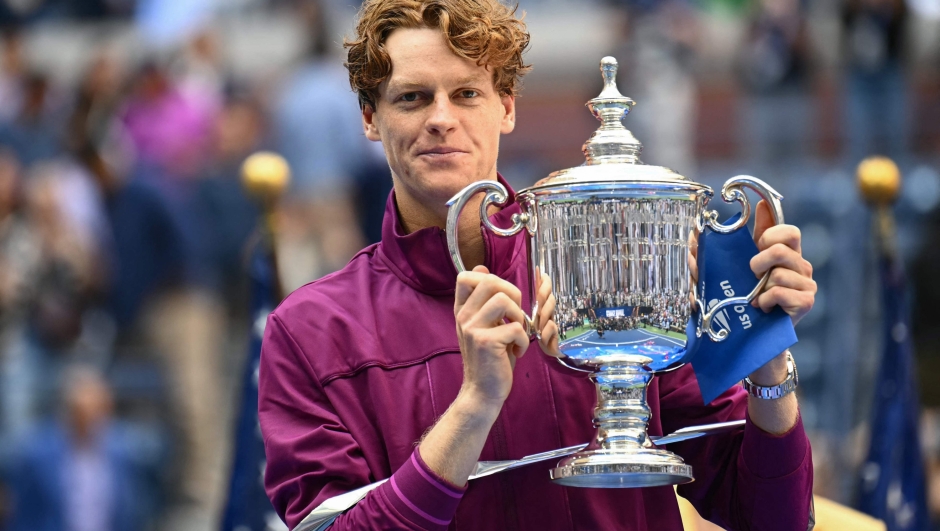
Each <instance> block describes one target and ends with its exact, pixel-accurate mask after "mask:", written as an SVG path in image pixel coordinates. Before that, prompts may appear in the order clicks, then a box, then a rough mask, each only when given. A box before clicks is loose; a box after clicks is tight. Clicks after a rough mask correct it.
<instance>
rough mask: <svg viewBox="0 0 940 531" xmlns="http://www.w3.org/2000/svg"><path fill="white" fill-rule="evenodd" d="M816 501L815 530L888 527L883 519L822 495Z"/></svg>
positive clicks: (872, 530)
mask: <svg viewBox="0 0 940 531" xmlns="http://www.w3.org/2000/svg"><path fill="white" fill-rule="evenodd" d="M814 500H815V502H816V528H815V531H886V530H887V529H888V527H887V526H886V525H885V523H884V522H883V521H881V520H878V519H876V518H872V517H871V516H868V515H867V514H864V513H860V512H858V511H856V510H855V509H850V508H848V507H846V506H845V505H840V504H838V503H836V502H834V501H832V500H827V499H826V498H823V497H821V496H816V497H815V498H814Z"/></svg>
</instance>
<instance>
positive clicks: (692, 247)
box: [686, 229, 698, 284]
mask: <svg viewBox="0 0 940 531" xmlns="http://www.w3.org/2000/svg"><path fill="white" fill-rule="evenodd" d="M686 261H687V262H688V263H689V275H690V276H691V277H692V283H693V284H695V283H696V282H698V231H696V230H695V229H692V230H691V231H689V253H688V254H687V255H686Z"/></svg>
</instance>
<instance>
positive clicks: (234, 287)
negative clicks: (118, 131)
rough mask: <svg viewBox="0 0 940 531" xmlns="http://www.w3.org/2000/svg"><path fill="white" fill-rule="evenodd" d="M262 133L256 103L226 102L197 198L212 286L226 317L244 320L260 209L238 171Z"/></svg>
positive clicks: (249, 100)
mask: <svg viewBox="0 0 940 531" xmlns="http://www.w3.org/2000/svg"><path fill="white" fill-rule="evenodd" d="M264 131H265V117H264V110H263V108H262V107H261V105H260V103H259V102H257V101H255V100H254V99H253V98H251V97H248V96H240V95H237V96H232V97H230V99H229V101H227V102H226V103H225V106H224V107H223V109H222V112H221V114H220V115H219V118H218V120H217V121H216V125H215V144H214V152H213V154H214V156H213V160H212V161H211V163H210V166H209V168H208V169H207V173H206V177H205V178H204V179H202V180H201V181H200V182H199V185H198V190H197V195H196V198H195V201H196V206H195V208H196V210H198V211H199V212H200V215H201V217H202V218H203V220H204V223H203V225H204V227H205V229H206V232H205V234H204V243H203V245H204V248H205V254H206V258H207V260H208V262H209V264H208V265H209V270H210V274H211V277H212V278H211V279H210V282H211V285H212V286H213V289H215V290H216V291H217V292H218V293H219V296H220V297H222V299H223V300H224V301H225V305H226V307H228V308H229V309H230V310H229V313H236V314H238V315H239V316H240V317H247V308H248V302H247V298H246V296H247V293H248V287H247V284H246V283H245V282H246V280H247V277H246V275H245V263H246V262H245V249H246V244H247V242H248V239H249V237H250V236H251V235H252V233H253V231H254V229H255V227H256V226H257V223H258V209H257V207H256V206H255V204H254V203H253V202H252V200H251V198H249V197H248V196H247V195H246V193H245V190H244V188H243V187H242V183H241V165H242V162H244V160H245V158H246V157H248V155H250V154H251V153H252V152H254V151H257V150H259V149H261V147H262V140H263V136H264ZM238 322H239V323H242V321H241V320H239V321H238ZM245 324H247V323H245Z"/></svg>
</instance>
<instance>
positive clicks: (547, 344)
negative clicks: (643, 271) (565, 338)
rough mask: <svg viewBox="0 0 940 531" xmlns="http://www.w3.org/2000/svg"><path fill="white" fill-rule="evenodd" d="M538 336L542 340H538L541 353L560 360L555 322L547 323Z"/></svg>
mask: <svg viewBox="0 0 940 531" xmlns="http://www.w3.org/2000/svg"><path fill="white" fill-rule="evenodd" d="M540 335H541V336H542V338H541V339H540V340H539V345H540V346H541V347H542V351H543V352H545V353H546V354H548V355H549V356H552V357H555V358H560V357H561V350H560V349H559V348H558V325H557V324H555V321H549V322H548V323H547V324H546V325H545V326H544V327H543V328H542V333H541V334H540Z"/></svg>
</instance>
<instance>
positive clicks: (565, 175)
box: [529, 56, 697, 191]
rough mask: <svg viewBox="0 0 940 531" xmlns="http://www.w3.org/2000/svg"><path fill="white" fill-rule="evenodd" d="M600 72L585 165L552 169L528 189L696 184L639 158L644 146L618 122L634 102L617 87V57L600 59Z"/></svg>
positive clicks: (591, 107) (591, 108)
mask: <svg viewBox="0 0 940 531" xmlns="http://www.w3.org/2000/svg"><path fill="white" fill-rule="evenodd" d="M601 75H602V76H603V78H604V89H603V90H601V93H600V94H599V95H598V96H597V97H596V98H594V99H592V100H591V101H589V102H587V104H586V105H587V107H588V109H590V110H591V114H593V115H594V117H595V118H597V119H598V120H600V122H601V126H600V128H598V130H597V131H595V132H594V134H592V135H591V138H589V139H588V140H587V142H585V143H584V146H583V147H582V148H581V151H583V152H584V158H585V161H584V164H582V165H580V166H575V167H573V168H568V169H564V170H560V171H556V172H553V173H552V174H550V175H549V176H548V177H547V178H545V179H542V180H541V181H539V182H538V183H536V184H535V186H533V187H531V188H529V190H532V191H534V190H538V189H543V188H547V187H553V186H556V185H565V186H570V185H572V184H589V183H590V184H595V183H601V182H603V183H624V184H629V183H634V184H635V183H641V182H646V183H656V184H676V185H681V186H683V187H684V186H689V185H693V186H695V185H696V184H697V183H694V182H692V181H691V180H690V179H689V178H688V177H684V176H682V175H679V174H678V173H676V172H674V171H673V170H671V169H669V168H665V167H662V166H650V165H647V164H643V163H642V162H641V161H640V151H641V150H642V148H643V146H642V145H641V144H640V141H639V140H637V139H636V137H635V136H633V133H631V132H630V131H629V130H628V129H627V128H625V127H624V126H623V123H622V122H621V121H622V120H623V118H624V117H626V116H627V114H628V113H629V112H630V108H631V107H633V106H634V105H635V104H636V102H635V101H633V100H632V99H630V98H628V97H626V96H624V95H623V94H621V93H620V91H619V90H617V79H616V78H617V60H616V59H615V58H613V57H609V56H608V57H604V58H603V59H601Z"/></svg>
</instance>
